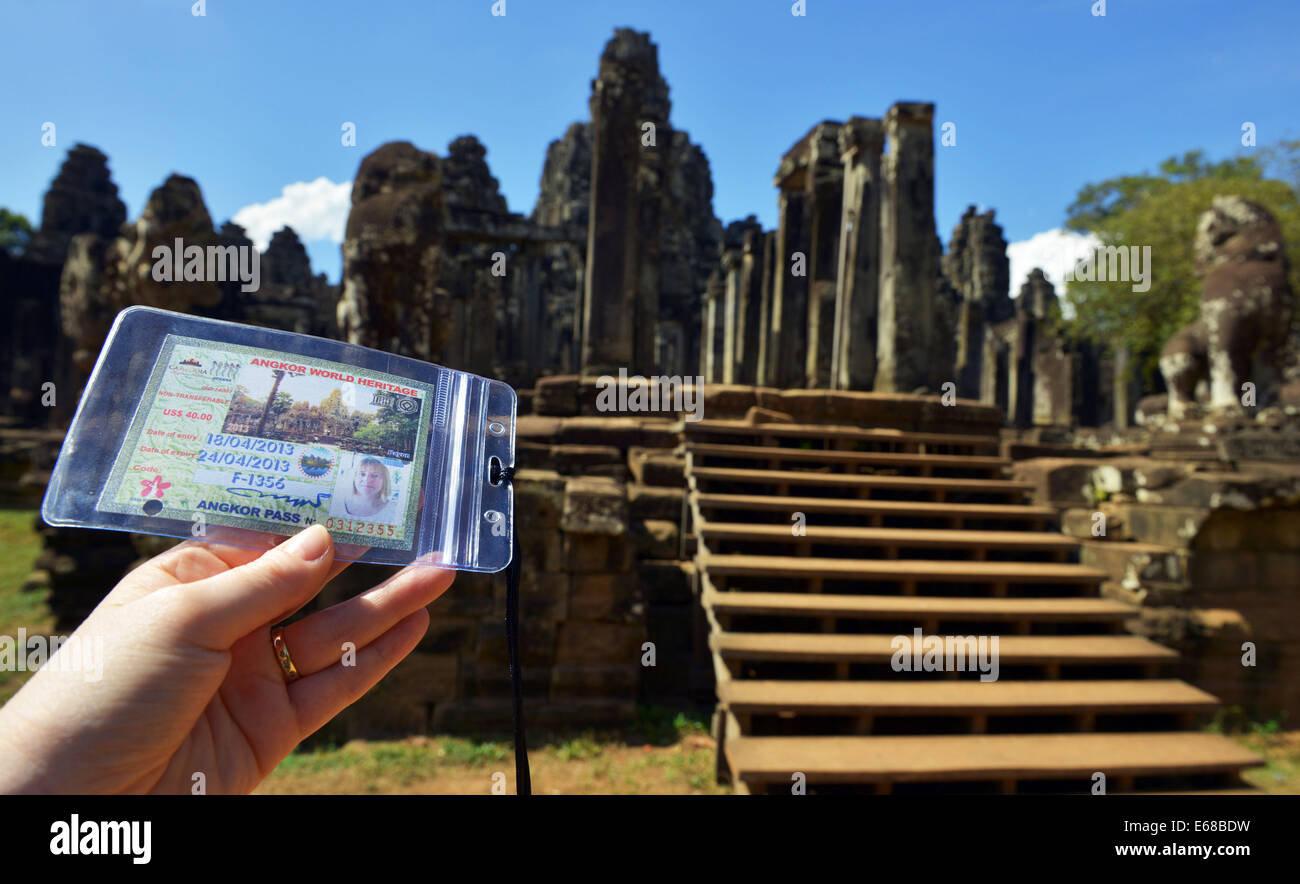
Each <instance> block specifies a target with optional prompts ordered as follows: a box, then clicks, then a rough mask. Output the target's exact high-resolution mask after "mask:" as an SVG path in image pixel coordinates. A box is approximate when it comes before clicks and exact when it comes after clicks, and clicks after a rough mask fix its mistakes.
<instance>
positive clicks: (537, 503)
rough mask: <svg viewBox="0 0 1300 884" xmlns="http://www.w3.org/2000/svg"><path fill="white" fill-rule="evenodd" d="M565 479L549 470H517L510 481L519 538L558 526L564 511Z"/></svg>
mask: <svg viewBox="0 0 1300 884" xmlns="http://www.w3.org/2000/svg"><path fill="white" fill-rule="evenodd" d="M567 481H568V480H567V479H566V478H565V477H564V476H561V475H560V474H559V473H556V472H553V471H550V470H520V471H519V472H517V473H515V478H514V479H513V480H511V484H512V485H513V486H514V503H515V521H516V522H517V523H518V525H519V526H520V528H521V530H520V538H521V541H522V538H523V537H524V536H525V533H526V532H532V531H536V530H537V529H539V528H543V527H546V526H552V525H559V524H560V519H561V518H562V516H563V514H564V488H565V485H566V483H567Z"/></svg>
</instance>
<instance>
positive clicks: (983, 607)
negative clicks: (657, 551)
mask: <svg viewBox="0 0 1300 884" xmlns="http://www.w3.org/2000/svg"><path fill="white" fill-rule="evenodd" d="M702 599H703V602H704V605H705V606H706V607H708V608H709V609H711V610H712V611H714V612H715V613H717V614H724V615H732V614H740V615H769V614H770V615H774V616H788V617H846V618H849V617H852V618H857V619H863V620H915V621H916V622H918V623H922V622H928V621H944V620H950V621H951V620H959V621H989V622H995V623H1119V622H1123V621H1124V620H1128V619H1132V618H1134V617H1136V616H1138V609H1137V608H1136V607H1134V606H1132V605H1126V604H1123V603H1122V602H1116V601H1111V600H1110V599H1097V598H1065V599H988V598H978V599H969V598H947V597H942V596H898V595H838V594H836V595H827V594H824V593H808V592H736V591H731V592H718V591H717V590H714V589H709V588H706V589H705V591H704V593H703V596H702Z"/></svg>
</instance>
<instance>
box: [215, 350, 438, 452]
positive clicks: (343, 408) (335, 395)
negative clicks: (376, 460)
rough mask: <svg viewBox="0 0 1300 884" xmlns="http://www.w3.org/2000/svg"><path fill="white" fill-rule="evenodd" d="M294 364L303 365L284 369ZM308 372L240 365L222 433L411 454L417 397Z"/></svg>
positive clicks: (417, 421) (417, 419) (417, 413)
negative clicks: (241, 367) (241, 366)
mask: <svg viewBox="0 0 1300 884" xmlns="http://www.w3.org/2000/svg"><path fill="white" fill-rule="evenodd" d="M295 367H296V368H304V366H290V369H292V368H295ZM309 372H310V369H309V370H308V371H293V370H286V369H283V368H269V367H265V366H261V365H257V364H253V365H247V366H245V367H244V368H243V369H242V370H241V371H240V372H239V382H238V384H237V385H236V387H235V392H234V394H233V396H232V397H231V400H230V408H229V410H228V411H227V412H226V420H225V423H224V425H223V426H222V432H223V433H228V434H232V435H238V436H252V437H256V438H259V439H275V440H277V441H281V442H296V443H301V444H316V445H333V446H337V447H339V448H341V449H343V450H345V451H354V452H359V453H361V454H367V455H371V456H373V457H385V458H395V459H396V460H397V461H406V462H409V461H410V460H411V459H412V457H413V456H414V452H415V449H416V441H417V435H418V431H419V427H420V407H421V402H420V399H419V398H417V397H414V396H407V395H404V394H400V393H393V392H388V391H385V390H379V389H375V388H371V387H367V386H362V385H360V384H358V383H356V382H355V381H340V380H338V379H336V378H333V377H319V376H313V375H312V374H310V373H309Z"/></svg>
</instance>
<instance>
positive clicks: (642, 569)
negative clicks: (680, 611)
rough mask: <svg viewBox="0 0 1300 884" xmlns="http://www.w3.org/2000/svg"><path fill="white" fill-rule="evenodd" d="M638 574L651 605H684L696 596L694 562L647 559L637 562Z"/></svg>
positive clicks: (638, 580)
mask: <svg viewBox="0 0 1300 884" xmlns="http://www.w3.org/2000/svg"><path fill="white" fill-rule="evenodd" d="M636 576H637V582H638V583H639V584H640V585H641V586H642V587H643V588H644V589H645V594H646V601H647V602H648V603H649V604H651V605H663V604H668V605H684V604H690V603H691V601H692V599H693V598H694V595H693V591H692V589H691V587H692V586H693V585H694V580H695V563H694V562H679V561H675V560H672V559H666V560H653V559H647V560H644V561H640V562H637V566H636Z"/></svg>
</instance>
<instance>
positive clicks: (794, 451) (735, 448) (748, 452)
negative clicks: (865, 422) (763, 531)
mask: <svg viewBox="0 0 1300 884" xmlns="http://www.w3.org/2000/svg"><path fill="white" fill-rule="evenodd" d="M686 453H687V454H690V455H692V456H694V457H695V463H696V464H700V463H701V459H702V458H707V457H723V458H732V459H741V460H761V461H767V462H768V463H769V464H772V462H774V461H775V462H785V461H801V462H805V463H815V464H829V465H833V466H847V467H859V466H863V467H870V466H885V467H905V468H910V469H922V470H927V471H928V470H930V469H933V468H936V467H939V468H944V467H946V468H961V469H970V470H982V471H985V472H987V473H990V474H992V475H997V474H999V473H1000V472H1001V471H1002V470H1003V469H1006V468H1007V467H1008V466H1010V465H1011V461H1009V460H1008V459H1006V458H1004V457H990V456H985V455H966V454H908V453H899V452H892V451H883V452H882V451H826V450H813V449H803V448H781V447H768V446H759V445H718V444H710V443H704V442H688V443H687V444H686Z"/></svg>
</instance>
